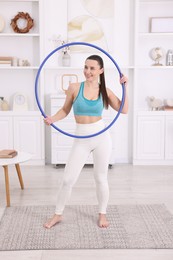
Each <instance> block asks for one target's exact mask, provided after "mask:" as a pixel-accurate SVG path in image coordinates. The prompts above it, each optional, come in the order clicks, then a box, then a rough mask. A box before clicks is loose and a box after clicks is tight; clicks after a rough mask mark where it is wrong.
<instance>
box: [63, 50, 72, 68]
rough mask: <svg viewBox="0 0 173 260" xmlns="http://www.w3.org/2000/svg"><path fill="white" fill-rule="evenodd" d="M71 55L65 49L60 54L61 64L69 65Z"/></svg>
mask: <svg viewBox="0 0 173 260" xmlns="http://www.w3.org/2000/svg"><path fill="white" fill-rule="evenodd" d="M70 62H71V57H70V54H69V53H68V52H67V51H65V52H63V55H62V66H64V67H70Z"/></svg>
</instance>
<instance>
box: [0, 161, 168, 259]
mask: <svg viewBox="0 0 173 260" xmlns="http://www.w3.org/2000/svg"><path fill="white" fill-rule="evenodd" d="M21 170H22V174H23V180H24V185H25V189H24V190H23V191H22V190H20V186H19V182H18V179H17V174H16V172H15V169H14V167H12V166H10V167H9V176H10V191H11V204H12V205H54V204H55V201H56V192H57V187H58V185H59V183H60V180H61V178H62V175H63V167H60V168H57V169H56V168H54V167H53V166H50V165H47V166H24V165H23V166H22V165H21ZM109 184H110V202H109V203H110V204H130V203H131V204H134V203H165V204H166V206H167V208H168V209H169V210H170V211H171V212H172V213H173V167H171V166H132V165H116V166H114V167H113V169H110V170H109ZM96 203H97V201H96V196H95V185H94V180H93V176H92V167H91V166H88V167H85V168H84V169H83V171H82V173H81V176H80V178H79V180H78V182H77V183H76V185H75V187H74V189H73V193H72V196H71V200H70V203H69V204H90V205H91V204H96ZM5 206H6V201H5V187H4V174H3V170H2V169H0V215H2V213H3V210H4V208H5ZM1 259H3V260H4V259H6V260H11V259H17V260H26V259H27V260H29V259H30V260H55V259H56V260H58V259H59V260H79V259H80V260H81V259H82V260H86V259H89V260H112V259H116V260H144V259H145V260H156V259H157V260H172V259H173V250H167V249H166V250H142V249H140V250H67V251H66V250H56V251H48V250H47V251H41V250H40V251H16V252H0V260H1Z"/></svg>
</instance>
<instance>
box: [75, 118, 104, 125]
mask: <svg viewBox="0 0 173 260" xmlns="http://www.w3.org/2000/svg"><path fill="white" fill-rule="evenodd" d="M101 119H102V117H101V116H75V120H76V123H78V124H92V123H95V122H97V121H99V120H101Z"/></svg>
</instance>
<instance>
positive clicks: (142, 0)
mask: <svg viewBox="0 0 173 260" xmlns="http://www.w3.org/2000/svg"><path fill="white" fill-rule="evenodd" d="M139 2H140V3H164V4H165V3H171V2H173V1H172V0H140V1H139Z"/></svg>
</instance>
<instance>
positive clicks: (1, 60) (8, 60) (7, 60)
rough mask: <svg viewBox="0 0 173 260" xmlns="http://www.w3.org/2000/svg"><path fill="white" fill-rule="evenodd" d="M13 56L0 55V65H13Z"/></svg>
mask: <svg viewBox="0 0 173 260" xmlns="http://www.w3.org/2000/svg"><path fill="white" fill-rule="evenodd" d="M11 66H12V57H0V67H11Z"/></svg>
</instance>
